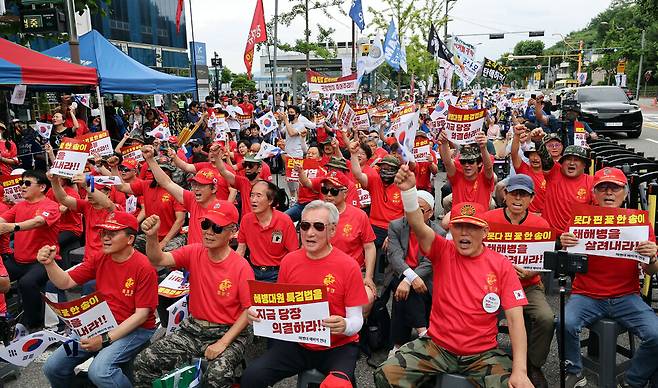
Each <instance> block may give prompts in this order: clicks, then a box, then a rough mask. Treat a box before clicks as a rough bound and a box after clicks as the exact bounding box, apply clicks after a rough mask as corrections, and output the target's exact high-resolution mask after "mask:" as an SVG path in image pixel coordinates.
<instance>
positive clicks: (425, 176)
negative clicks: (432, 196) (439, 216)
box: [415, 151, 436, 191]
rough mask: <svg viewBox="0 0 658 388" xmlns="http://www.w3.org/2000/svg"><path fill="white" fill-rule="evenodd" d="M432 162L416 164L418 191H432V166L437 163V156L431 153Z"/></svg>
mask: <svg viewBox="0 0 658 388" xmlns="http://www.w3.org/2000/svg"><path fill="white" fill-rule="evenodd" d="M430 158H431V161H429V162H416V171H415V174H416V187H417V188H418V190H426V191H432V179H431V178H432V171H430V166H431V165H432V164H434V163H436V154H435V153H434V151H430Z"/></svg>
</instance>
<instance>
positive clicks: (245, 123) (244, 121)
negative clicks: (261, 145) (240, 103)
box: [235, 113, 254, 129]
mask: <svg viewBox="0 0 658 388" xmlns="http://www.w3.org/2000/svg"><path fill="white" fill-rule="evenodd" d="M235 119H236V120H238V123H240V129H247V128H249V126H250V125H251V123H252V121H253V120H254V115H241V114H239V113H238V114H236V115H235Z"/></svg>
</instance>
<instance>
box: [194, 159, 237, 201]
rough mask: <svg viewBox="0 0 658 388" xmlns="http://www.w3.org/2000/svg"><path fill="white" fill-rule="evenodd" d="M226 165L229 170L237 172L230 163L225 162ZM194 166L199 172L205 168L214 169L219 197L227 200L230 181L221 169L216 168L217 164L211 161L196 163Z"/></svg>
mask: <svg viewBox="0 0 658 388" xmlns="http://www.w3.org/2000/svg"><path fill="white" fill-rule="evenodd" d="M224 165H225V166H226V169H227V170H229V171H230V172H232V173H234V174H235V171H234V170H233V167H231V166H229V165H228V164H224ZM194 168H195V169H196V171H197V172H199V171H201V170H202V169H204V168H210V169H212V170H213V172H214V173H215V176H216V177H217V199H220V200H222V201H226V200H227V199H228V195H229V191H228V189H229V185H228V182H226V179H224V177H223V176H222V174H220V173H219V171H218V170H217V169H216V168H215V166H214V165H213V164H212V163H210V162H199V163H194Z"/></svg>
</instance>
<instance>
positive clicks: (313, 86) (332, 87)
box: [306, 70, 359, 94]
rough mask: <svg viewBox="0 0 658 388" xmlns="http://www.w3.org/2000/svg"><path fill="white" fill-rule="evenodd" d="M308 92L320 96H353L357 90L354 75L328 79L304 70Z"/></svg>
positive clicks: (357, 86) (322, 75)
mask: <svg viewBox="0 0 658 388" xmlns="http://www.w3.org/2000/svg"><path fill="white" fill-rule="evenodd" d="M306 83H307V85H308V91H309V92H319V93H321V94H354V93H356V91H357V90H358V89H359V82H358V80H357V76H356V73H352V74H350V75H348V76H345V77H329V76H326V75H324V74H321V73H318V72H316V71H313V70H306Z"/></svg>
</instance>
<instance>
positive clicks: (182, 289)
mask: <svg viewBox="0 0 658 388" xmlns="http://www.w3.org/2000/svg"><path fill="white" fill-rule="evenodd" d="M189 292H190V283H189V282H188V281H187V279H185V274H184V273H183V271H179V270H175V271H171V272H169V275H167V277H166V278H164V280H163V281H161V282H160V284H159V285H158V295H160V296H164V297H165V298H178V297H181V296H184V295H187V294H188V293H189Z"/></svg>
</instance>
